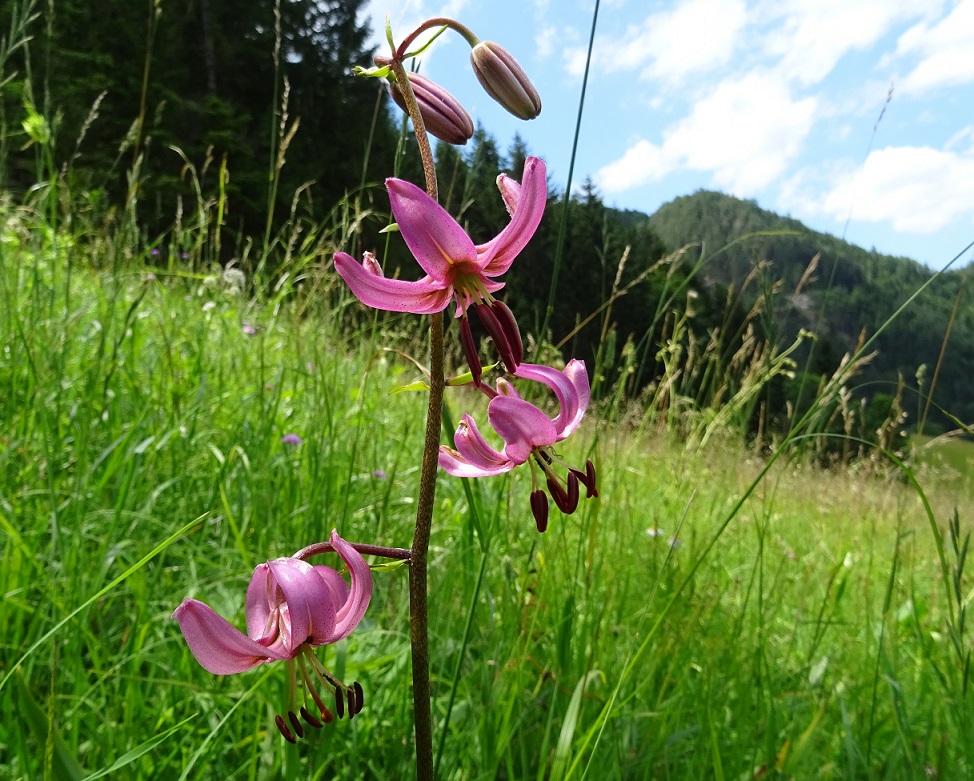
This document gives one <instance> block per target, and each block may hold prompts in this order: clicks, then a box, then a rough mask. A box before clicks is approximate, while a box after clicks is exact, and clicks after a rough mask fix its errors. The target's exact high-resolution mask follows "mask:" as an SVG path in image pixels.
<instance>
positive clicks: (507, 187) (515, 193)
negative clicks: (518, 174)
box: [497, 174, 521, 217]
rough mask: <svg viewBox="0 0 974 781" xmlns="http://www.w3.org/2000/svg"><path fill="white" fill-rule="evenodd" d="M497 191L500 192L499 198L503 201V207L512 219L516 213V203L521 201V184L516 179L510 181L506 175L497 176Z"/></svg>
mask: <svg viewBox="0 0 974 781" xmlns="http://www.w3.org/2000/svg"><path fill="white" fill-rule="evenodd" d="M497 189H498V190H500V191H501V198H503V199H504V206H505V207H506V208H507V213H508V214H509V215H510V216H511V217H513V216H514V212H515V211H517V204H518V201H520V199H521V183H520V182H518V181H517V180H516V179H511V177H509V176H508V175H507V174H499V175H498V176H497Z"/></svg>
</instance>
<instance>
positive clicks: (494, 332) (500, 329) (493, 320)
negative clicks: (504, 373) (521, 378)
mask: <svg viewBox="0 0 974 781" xmlns="http://www.w3.org/2000/svg"><path fill="white" fill-rule="evenodd" d="M477 315H478V317H480V322H481V323H483V324H484V328H486V329H487V333H488V335H489V336H490V338H491V339H492V340H493V342H494V347H496V348H497V352H498V353H500V356H501V360H502V361H503V362H504V368H506V369H507V370H508V371H509V372H510V373H511V374H513V373H514V372H516V371H517V361H516V360H515V358H514V347H513V346H512V345H511V344H510V339H509V337H508V335H507V332H506V330H505V329H504V326H503V325H501V323H500V321H499V320H498V319H497V315H496V314H494V310H493V309H492V308H491V307H490V306H485V305H478V306H477Z"/></svg>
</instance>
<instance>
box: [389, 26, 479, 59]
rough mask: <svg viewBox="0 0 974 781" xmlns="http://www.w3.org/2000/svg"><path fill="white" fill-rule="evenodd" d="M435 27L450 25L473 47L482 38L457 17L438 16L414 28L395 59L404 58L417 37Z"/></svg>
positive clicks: (397, 51)
mask: <svg viewBox="0 0 974 781" xmlns="http://www.w3.org/2000/svg"><path fill="white" fill-rule="evenodd" d="M434 27H449V28H450V29H451V30H456V31H457V32H458V33H460V35H462V36H463V38H464V40H466V42H467V43H469V44H470V46H471V47H473V46H476V45H477V44H478V43H479V42H480V39H479V38H478V37H477V36H476V35H474V34H473V31H472V30H471V29H470V28H469V27H467V26H466V25H465V24H460V22H458V21H456V19H449V18H447V17H445V16H437V17H436V18H434V19H427V20H426V21H425V22H423V23H422V24H421V25H420V26H419V27H417V28H416V29H415V30H413V31H412V32H411V33H410V34H409V35H407V36H406V37H405V38H403V39H402V43H400V44H399V48H397V49H396V54H395V57H394V59H397V60H400V61H401V60H402V59H403V57H405V56H406V53H407V52H406V49H408V48H409V45H410V44H411V43H412V42H413V41H415V40H416V38H417V37H418V36H420V35H422V34H423V33H424V32H426V31H427V30H432V29H433V28H434Z"/></svg>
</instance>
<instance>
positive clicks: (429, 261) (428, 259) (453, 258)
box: [386, 179, 477, 284]
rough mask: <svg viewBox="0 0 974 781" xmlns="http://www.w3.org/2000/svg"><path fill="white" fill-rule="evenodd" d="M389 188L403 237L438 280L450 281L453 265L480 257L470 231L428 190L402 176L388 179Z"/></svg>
mask: <svg viewBox="0 0 974 781" xmlns="http://www.w3.org/2000/svg"><path fill="white" fill-rule="evenodd" d="M386 189H387V190H388V191H389V203H390V205H391V206H392V216H393V217H395V219H396V223H397V224H398V225H399V232H400V233H401V234H402V238H403V241H405V242H406V246H408V247H409V251H410V252H411V253H412V255H413V257H414V258H416V262H417V263H419V265H420V266H422V267H423V271H425V272H426V273H427V274H429V275H430V276H431V277H432V278H433V279H434V280H436V281H438V282H441V283H444V284H450V283H451V279H452V277H451V269H452V268H453V266H455V265H457V264H461V263H474V262H476V261H477V250H476V248H475V247H474V244H473V241H472V240H471V239H470V237H469V236H468V235H467V234H466V231H464V230H463V228H461V227H460V225H459V224H458V223H457V221H456V220H455V219H453V218H452V217H451V216H450V214H449V212H447V210H446V209H444V208H443V207H442V206H440V205H439V204H438V203H437V202H436V201H434V200H433V199H432V198H430V197H429V195H427V194H426V192H425V191H424V190H422V189H420V188H419V187H417V186H416V185H414V184H413V183H412V182H406V181H403V180H402V179H386Z"/></svg>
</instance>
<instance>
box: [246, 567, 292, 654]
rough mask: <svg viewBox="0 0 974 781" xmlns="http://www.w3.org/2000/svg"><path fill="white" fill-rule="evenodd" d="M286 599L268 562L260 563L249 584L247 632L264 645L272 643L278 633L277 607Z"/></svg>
mask: <svg viewBox="0 0 974 781" xmlns="http://www.w3.org/2000/svg"><path fill="white" fill-rule="evenodd" d="M283 601H284V594H283V593H282V592H281V589H280V588H278V586H277V581H275V580H274V578H272V577H271V571H270V569H269V568H268V566H267V564H266V563H264V564H258V565H257V566H256V567H255V568H254V574H253V575H251V577H250V584H249V585H248V586H247V602H246V612H247V634H248V635H250V637H251V639H253V640H256V641H257V642H259V643H261V644H262V645H270V644H271V643H273V642H274V640H275V638H276V635H277V623H278V622H277V616H276V614H274V610H275V608H276V607H277V606H278V605H280V604H281V603H282V602H283Z"/></svg>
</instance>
